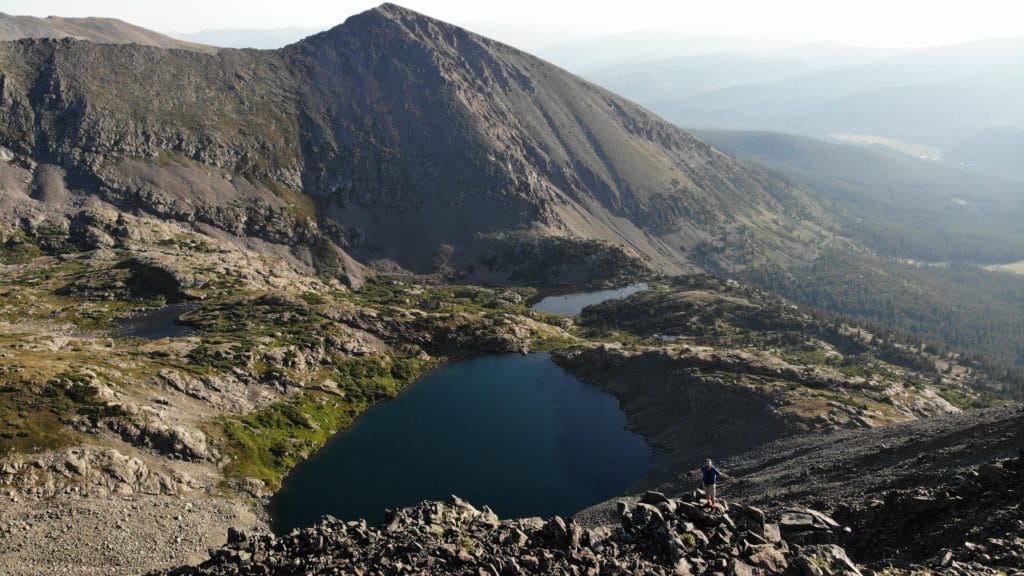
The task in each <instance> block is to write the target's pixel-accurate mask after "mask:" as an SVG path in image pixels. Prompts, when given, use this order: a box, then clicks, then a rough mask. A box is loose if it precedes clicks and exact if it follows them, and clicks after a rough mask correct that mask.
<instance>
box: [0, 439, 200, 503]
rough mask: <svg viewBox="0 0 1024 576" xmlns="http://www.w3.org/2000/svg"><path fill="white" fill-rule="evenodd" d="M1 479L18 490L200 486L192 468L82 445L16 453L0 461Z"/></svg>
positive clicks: (91, 493)
mask: <svg viewBox="0 0 1024 576" xmlns="http://www.w3.org/2000/svg"><path fill="white" fill-rule="evenodd" d="M0 484H4V485H7V486H12V487H14V488H15V490H13V491H12V492H13V494H14V497H15V498H17V497H18V496H17V495H18V494H21V495H24V496H31V497H40V498H49V497H53V496H59V495H78V496H82V497H105V496H109V495H111V494H159V495H179V494H184V493H187V492H191V491H193V490H196V489H199V488H201V485H200V484H199V483H198V482H196V481H195V480H194V479H193V478H191V477H189V475H188V474H186V473H185V472H182V471H180V470H178V471H172V472H164V471H160V470H154V469H153V468H152V467H151V466H149V465H148V464H146V463H145V462H143V461H142V460H141V459H139V458H136V457H130V456H126V455H124V454H122V453H121V452H119V451H117V450H114V449H100V448H93V447H78V448H71V449H67V450H64V451H62V452H56V453H50V454H46V455H43V456H38V457H34V458H31V459H30V458H13V459H9V460H7V461H5V462H4V463H3V465H2V467H0Z"/></svg>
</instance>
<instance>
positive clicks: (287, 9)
mask: <svg viewBox="0 0 1024 576" xmlns="http://www.w3.org/2000/svg"><path fill="white" fill-rule="evenodd" d="M397 3H398V4H401V5H403V6H406V7H408V8H411V9H413V10H417V11H419V12H423V13H424V14H427V15H429V16H433V17H435V18H440V19H442V20H446V21H448V22H452V23H454V24H458V25H460V26H465V27H467V28H469V29H471V30H474V31H478V32H481V33H484V34H486V35H488V36H492V37H494V38H496V39H498V40H501V41H504V42H508V43H510V44H513V45H517V46H519V47H522V48H527V49H529V48H537V47H542V46H548V45H557V44H559V43H562V42H566V41H572V40H579V39H584V38H594V37H601V36H608V35H615V34H620V33H627V32H634V31H638V30H658V31H668V32H674V33H679V34H686V35H695V36H719V37H722V36H725V37H758V38H774V39H784V40H792V41H794V42H797V43H798V42H809V41H815V40H825V39H828V40H836V41H839V42H843V43H846V44H853V45H859V46H935V45H942V44H954V43H959V42H966V41H970V40H977V39H981V38H989V37H1000V36H1003V37H1005V36H1024V1H1020V0H957V1H950V0H697V1H694V0H619V1H616V2H593V1H589V2H579V1H571V2H562V1H557V0H517V1H515V2H508V1H505V2H492V1H488V0H404V1H402V2H397ZM377 4H379V2H377V1H364V0H334V1H315V0H246V1H244V2H243V1H235V0H173V1H170V2H167V1H161V2H152V1H142V0H0V12H6V13H8V14H18V15H21V14H27V15H33V16H48V15H51V14H53V15H59V16H106V17H112V18H119V19H121V20H125V21H127V22H130V23H132V24H137V25H139V26H143V27H145V28H150V29H153V30H157V31H161V32H197V31H200V30H205V29H221V28H264V29H267V28H271V29H276V28H289V27H301V28H316V29H326V28H330V27H332V26H334V25H336V24H340V23H341V22H342V21H344V20H345V18H347V17H348V16H350V15H352V14H355V13H358V12H361V11H363V10H366V9H368V8H371V7H373V6H376V5H377Z"/></svg>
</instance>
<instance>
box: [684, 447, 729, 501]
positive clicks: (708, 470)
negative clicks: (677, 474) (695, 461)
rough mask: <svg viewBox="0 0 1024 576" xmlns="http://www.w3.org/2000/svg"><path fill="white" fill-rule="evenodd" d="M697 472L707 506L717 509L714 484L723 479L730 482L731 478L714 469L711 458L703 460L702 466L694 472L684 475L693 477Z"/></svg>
mask: <svg viewBox="0 0 1024 576" xmlns="http://www.w3.org/2000/svg"><path fill="white" fill-rule="evenodd" d="M697 472H699V473H700V475H701V481H702V482H703V484H704V493H705V494H706V495H707V497H708V504H711V507H712V508H718V503H717V502H715V497H716V496H717V494H716V493H715V492H716V491H715V484H717V483H718V479H719V478H724V479H725V480H732V476H729V475H728V474H726V473H725V472H722V471H721V470H719V469H718V468H716V467H715V465H714V463H712V462H711V458H707V459H705V460H704V465H703V466H701V467H700V468H698V469H696V470H694V471H693V472H687V473H686V475H687V476H693V474H694V473H697Z"/></svg>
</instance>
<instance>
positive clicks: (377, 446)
mask: <svg viewBox="0 0 1024 576" xmlns="http://www.w3.org/2000/svg"><path fill="white" fill-rule="evenodd" d="M626 425H627V422H626V417H625V415H624V414H623V413H622V412H621V411H620V410H619V407H618V403H617V401H616V400H615V399H614V398H613V397H612V396H610V395H608V394H606V393H604V392H602V391H600V390H598V389H597V388H595V387H594V386H592V385H590V384H586V383H584V382H582V381H580V380H579V379H577V378H575V377H573V376H571V375H569V374H567V373H565V372H564V371H563V370H562V369H561V368H560V367H559V366H558V365H556V364H555V363H554V362H553V361H552V360H551V358H550V356H548V355H547V354H530V355H520V354H502V355H490V356H481V357H477V358H473V359H470V360H465V361H460V362H455V363H452V364H449V365H446V366H443V367H441V368H439V369H437V370H435V371H433V372H431V373H429V374H427V375H425V376H424V377H423V378H421V379H420V380H419V381H417V382H416V383H415V384H413V385H412V386H410V387H409V389H407V390H406V391H405V392H403V393H402V394H401V395H400V396H399V397H398V398H396V399H394V400H392V401H389V402H387V403H385V404H382V405H380V406H377V407H375V408H373V409H371V410H369V411H367V412H366V413H365V414H363V415H362V416H360V417H359V418H358V419H357V420H356V421H355V422H354V423H353V425H352V426H351V427H349V429H348V430H346V431H345V432H343V433H341V434H339V435H337V436H336V437H335V438H334V439H332V440H331V442H329V443H328V444H327V446H325V447H324V448H323V449H322V450H321V451H320V452H318V453H317V454H316V455H315V456H313V457H312V458H311V459H309V460H308V461H306V462H305V463H303V464H301V465H299V466H298V467H297V468H296V469H295V470H293V471H292V473H291V474H290V475H289V476H288V477H287V478H286V479H285V482H284V485H283V487H282V489H281V490H280V491H279V492H278V493H277V494H276V495H275V497H274V499H273V501H272V503H271V513H272V516H273V520H274V528H275V530H277V531H278V532H284V531H287V530H290V529H291V528H294V527H301V526H309V525H312V524H313V523H315V522H316V521H318V520H319V519H320V517H321V516H323V515H325V514H331V515H333V516H336V517H338V518H342V519H345V520H351V519H356V518H366V519H367V520H370V521H373V522H379V521H381V520H383V518H384V510H385V509H386V508H396V507H402V506H410V505H414V504H416V503H418V502H420V501H422V500H428V499H429V500H443V499H446V498H447V497H448V496H449V495H450V494H457V495H459V496H460V497H462V498H464V499H466V500H468V501H469V502H470V503H472V504H474V505H475V506H483V505H485V504H486V505H488V506H490V507H491V508H493V509H494V511H495V512H497V513H498V515H499V516H501V517H503V518H504V517H520V516H545V517H546V516H551V515H554V514H560V515H571V514H573V513H575V512H577V511H579V510H581V509H582V508H585V507H586V506H589V505H591V504H595V503H597V502H600V501H603V500H606V499H608V498H611V497H614V496H615V495H617V494H620V493H621V492H622V491H623V490H625V489H626V488H627V487H628V486H629V485H630V484H631V483H632V482H634V481H636V480H637V479H639V478H640V477H641V476H642V475H643V474H644V473H645V472H646V471H647V468H648V465H649V460H650V449H649V448H648V447H647V445H646V443H644V441H643V439H642V438H641V437H640V436H638V435H636V434H634V433H633V432H631V431H629V430H627V429H626Z"/></svg>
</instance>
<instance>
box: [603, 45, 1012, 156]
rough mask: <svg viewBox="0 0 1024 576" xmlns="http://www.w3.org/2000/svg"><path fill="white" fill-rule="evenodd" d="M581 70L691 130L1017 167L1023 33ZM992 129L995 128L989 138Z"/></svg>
mask: <svg viewBox="0 0 1024 576" xmlns="http://www.w3.org/2000/svg"><path fill="white" fill-rule="evenodd" d="M587 77H588V78H590V79H591V80H594V81H595V82H597V83H598V84H601V85H602V86H606V87H608V88H609V89H611V90H614V91H616V92H618V93H620V94H622V95H624V96H626V97H628V98H631V99H633V100H635V101H636V102H638V103H639V104H641V105H643V106H646V107H648V108H650V109H651V110H653V111H655V112H657V113H659V114H661V115H662V116H663V117H665V118H666V119H668V120H670V121H672V122H675V123H676V124H679V125H680V126H684V127H687V128H717V129H736V130H770V131H775V132H787V133H798V134H804V135H808V136H814V137H831V136H834V135H838V134H843V135H859V136H862V137H863V136H875V137H878V138H876V141H882V142H885V141H886V139H888V140H890V141H894V142H891V143H892V144H895V145H896V146H897V147H900V146H901V144H900V142H895V141H902V142H903V144H902V147H903V148H912V146H914V145H917V146H929V147H935V148H937V149H938V150H939V152H940V155H942V156H944V157H945V158H946V159H947V160H949V161H951V162H954V163H959V162H961V161H964V162H970V163H971V164H972V165H974V166H976V167H979V168H985V169H990V170H993V171H997V172H1000V173H1003V174H1010V175H1016V176H1020V175H1021V170H1022V169H1021V168H1020V166H1021V165H1024V162H1020V161H1019V159H1020V158H1021V156H1020V155H1016V156H1015V158H1016V159H1017V160H1018V161H1016V162H1013V161H1012V160H1009V159H1007V158H1006V156H1005V155H1004V154H1000V153H998V152H997V153H995V154H992V153H991V152H993V151H994V149H993V146H992V145H991V143H992V139H993V138H997V139H998V141H999V142H1000V147H1006V148H1004V149H1006V150H1014V151H1016V150H1020V149H1021V147H1022V146H1024V138H1022V137H1021V133H1022V132H1024V38H1008V39H994V40H985V41H978V42H972V43H968V44H962V45H957V46H946V47H940V48H930V49H923V50H913V51H901V52H898V53H891V52H888V53H887V52H884V51H882V52H880V51H877V50H875V49H856V48H850V47H837V46H834V45H811V46H806V47H803V48H800V49H797V50H791V51H786V52H781V53H775V54H773V55H770V56H751V55H738V54H728V53H724V54H714V55H695V56H687V57H681V58H674V59H668V60H657V61H649V62H630V63H627V64H622V65H618V66H615V67H612V68H606V69H603V70H597V71H593V72H590V73H588V74H587ZM996 134H998V136H996Z"/></svg>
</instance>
